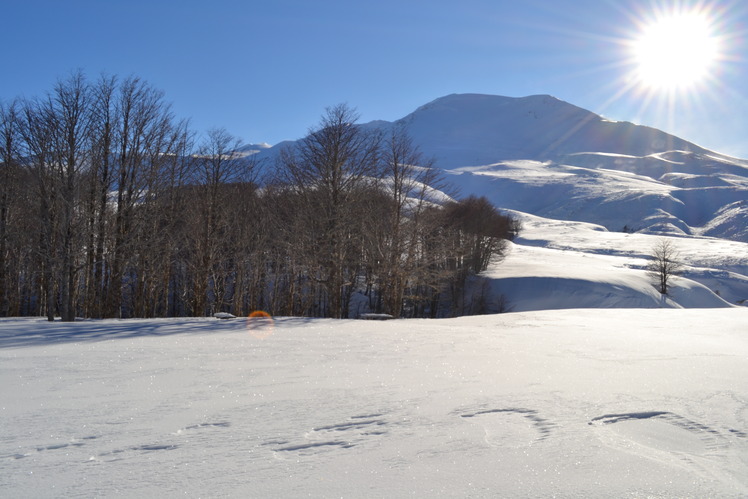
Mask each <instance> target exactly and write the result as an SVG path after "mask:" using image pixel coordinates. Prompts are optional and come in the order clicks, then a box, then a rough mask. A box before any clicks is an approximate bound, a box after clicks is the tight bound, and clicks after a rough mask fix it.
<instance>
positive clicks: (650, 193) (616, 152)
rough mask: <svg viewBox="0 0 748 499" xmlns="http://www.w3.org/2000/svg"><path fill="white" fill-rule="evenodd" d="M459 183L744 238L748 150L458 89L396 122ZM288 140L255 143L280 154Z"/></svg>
mask: <svg viewBox="0 0 748 499" xmlns="http://www.w3.org/2000/svg"><path fill="white" fill-rule="evenodd" d="M362 126H364V127H367V128H372V129H377V130H381V131H385V132H386V131H388V130H390V129H392V128H393V127H402V128H404V129H405V130H406V131H407V132H408V133H409V134H410V135H411V137H412V138H413V141H414V143H415V144H417V145H418V146H419V147H420V149H421V151H422V153H423V154H424V156H425V157H429V158H433V159H434V160H435V166H436V167H438V168H441V169H443V170H445V173H446V175H447V177H448V180H450V181H452V182H453V183H454V184H456V185H457V186H458V187H459V188H460V190H461V193H462V194H463V195H469V194H479V195H484V196H486V197H488V198H489V199H490V200H491V201H492V202H493V203H494V204H496V206H498V207H500V208H506V209H512V210H516V211H520V212H524V213H529V214H533V215H538V216H543V217H547V218H554V219H559V220H575V221H583V222H590V223H595V224H599V225H602V226H604V227H606V228H607V229H608V230H612V231H623V230H626V231H635V232H644V233H661V234H669V235H694V236H698V235H704V236H711V237H719V238H727V239H733V240H738V241H748V228H747V226H748V224H747V223H746V222H748V161H746V160H741V159H736V158H730V157H728V156H725V155H721V154H719V153H716V152H713V151H709V150H707V149H704V148H702V147H699V146H698V145H696V144H693V143H691V142H688V141H686V140H683V139H681V138H678V137H676V136H674V135H670V134H667V133H665V132H663V131H661V130H657V129H655V128H651V127H647V126H641V125H635V124H632V123H628V122H616V121H611V120H608V119H605V118H603V117H601V116H599V115H597V114H595V113H592V112H590V111H587V110H585V109H582V108H580V107H577V106H574V105H572V104H569V103H567V102H564V101H561V100H559V99H556V98H554V97H551V96H548V95H534V96H529V97H521V98H512V97H501V96H495V95H479V94H453V95H448V96H446V97H442V98H439V99H436V100H434V101H433V102H430V103H428V104H426V105H424V106H421V107H420V108H418V109H416V110H415V111H414V112H413V113H411V114H409V115H408V116H405V117H404V118H402V119H400V120H397V121H395V122H386V121H374V122H371V123H368V124H365V125H362ZM292 144H293V143H292V142H286V143H284V144H279V145H277V146H274V147H270V148H262V149H260V148H255V149H254V150H255V151H257V153H256V154H257V157H258V158H263V157H264V158H267V159H272V158H273V157H274V156H276V155H277V153H278V151H279V150H280V149H281V148H283V147H288V146H289V145H292Z"/></svg>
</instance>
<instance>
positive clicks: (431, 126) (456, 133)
mask: <svg viewBox="0 0 748 499" xmlns="http://www.w3.org/2000/svg"><path fill="white" fill-rule="evenodd" d="M396 123H397V124H400V125H405V126H406V128H407V129H408V131H409V132H410V134H411V135H412V136H413V138H414V140H415V142H416V143H418V144H419V145H420V146H421V148H422V149H423V150H424V151H425V152H426V153H428V154H430V155H433V156H434V157H435V158H436V159H437V163H438V166H440V167H441V168H454V167H458V166H479V165H487V164H491V163H495V162H498V161H502V160H507V159H533V160H541V161H543V160H557V159H559V158H563V157H564V156H566V155H569V154H574V153H580V152H602V153H615V154H628V155H633V156H646V155H649V154H654V153H658V152H663V151H671V150H685V151H693V152H706V150H704V149H702V148H700V147H698V146H696V145H695V144H692V143H690V142H687V141H685V140H683V139H679V138H678V137H675V136H673V135H669V134H667V133H665V132H662V131H660V130H657V129H654V128H650V127H646V126H640V125H634V124H632V123H628V122H615V121H609V120H606V119H604V118H602V117H601V116H599V115H597V114H594V113H592V112H590V111H587V110H585V109H582V108H580V107H577V106H574V105H572V104H569V103H567V102H564V101H561V100H559V99H556V98H554V97H551V96H549V95H533V96H530V97H521V98H512V97H501V96H496V95H479V94H453V95H448V96H446V97H442V98H439V99H436V100H435V101H433V102H430V103H428V104H426V105H424V106H421V107H420V108H418V109H417V110H416V111H414V112H413V113H411V114H410V115H408V116H406V117H405V118H402V119H401V120H398V121H397V122H396Z"/></svg>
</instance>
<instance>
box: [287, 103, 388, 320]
mask: <svg viewBox="0 0 748 499" xmlns="http://www.w3.org/2000/svg"><path fill="white" fill-rule="evenodd" d="M357 119H358V115H357V114H356V113H355V112H354V111H353V110H352V109H351V108H349V107H348V106H346V105H338V106H335V107H332V108H328V109H327V112H326V114H325V115H324V116H323V117H322V120H321V122H320V124H319V127H318V128H317V129H316V130H312V131H311V132H310V133H309V135H308V136H307V137H306V138H304V139H303V140H301V141H300V142H299V144H298V146H297V147H296V148H295V149H294V150H290V151H289V150H287V151H285V152H284V154H282V156H281V165H280V166H281V169H282V172H281V173H282V177H283V180H285V182H286V183H287V184H288V185H290V186H293V188H294V189H296V190H297V191H298V192H299V193H301V195H302V196H303V197H304V203H305V208H304V209H305V210H306V213H307V215H312V216H313V218H312V219H311V220H310V224H314V225H318V226H319V228H318V229H317V230H315V232H314V233H315V234H316V237H317V244H315V245H314V247H312V248H309V249H310V250H311V251H312V252H313V254H314V257H316V260H317V263H318V265H319V274H318V275H316V276H315V278H316V279H318V280H319V281H320V282H322V283H323V285H324V289H325V293H326V300H325V302H326V303H325V304H324V308H325V309H326V310H325V311H324V312H323V313H322V314H321V315H326V316H330V317H335V318H340V317H346V316H347V313H348V311H347V310H345V309H344V300H343V297H344V296H345V292H346V291H345V289H344V288H346V287H347V286H351V285H352V283H351V282H350V281H349V280H347V279H346V278H345V277H346V268H345V263H346V262H347V261H349V255H348V254H347V251H348V249H350V247H351V246H350V245H349V244H348V241H347V238H348V236H349V234H348V229H349V226H348V223H347V222H348V221H349V220H350V215H349V207H350V206H351V203H353V202H354V201H355V199H356V195H357V194H358V193H359V192H360V190H359V189H360V188H361V187H362V185H364V184H366V183H367V182H368V183H372V182H373V181H374V179H376V178H377V177H379V176H380V172H379V166H380V165H379V153H380V150H379V144H380V138H379V135H378V134H374V133H371V132H368V131H366V130H364V129H362V128H361V127H359V126H357V125H356V120H357Z"/></svg>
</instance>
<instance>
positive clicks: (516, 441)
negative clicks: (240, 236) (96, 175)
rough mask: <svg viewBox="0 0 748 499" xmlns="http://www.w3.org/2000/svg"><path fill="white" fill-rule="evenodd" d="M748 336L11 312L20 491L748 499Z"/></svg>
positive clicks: (566, 323) (577, 314)
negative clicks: (75, 319)
mask: <svg viewBox="0 0 748 499" xmlns="http://www.w3.org/2000/svg"><path fill="white" fill-rule="evenodd" d="M265 327H269V325H266V326H265ZM747 328H748V310H745V309H711V310H703V309H702V310H637V311H636V312H635V313H634V312H632V311H629V310H569V311H564V310H553V311H545V312H530V313H513V314H503V315H494V316H479V317H462V318H458V319H447V320H394V321H387V322H373V321H353V320H346V321H335V320H325V319H316V320H315V319H290V318H280V319H277V320H276V322H275V326H274V329H267V330H258V329H253V328H252V325H251V323H250V324H249V327H248V326H247V324H246V323H245V321H243V320H240V319H237V320H229V321H219V320H216V319H212V320H206V319H203V320H200V319H187V320H185V319H173V320H129V321H117V320H107V321H85V322H79V323H74V324H71V323H68V324H64V323H60V322H56V323H51V324H50V323H47V322H45V321H43V320H39V319H22V320H18V319H15V320H14V319H0V365H2V369H1V370H0V387H1V388H0V393H1V394H2V401H1V402H0V495H2V496H3V497H8V498H15V497H18V498H21V497H24V498H25V497H35V498H45V497H50V498H52V497H162V498H172V497H242V498H244V497H247V498H269V497H284V498H297V497H307V498H308V497H312V498H322V497H356V498H358V497H372V498H373V497H388V498H401V497H403V498H404V497H474V498H482V497H486V498H489V497H491V498H493V497H538V498H540V497H568V498H571V497H574V498H599V497H658V498H675V497H735V498H737V497H746V496H748V392H747V391H746V384H745V382H744V380H746V379H748V362H746V358H747V357H748V338H747V337H746V334H745V332H746V329H747Z"/></svg>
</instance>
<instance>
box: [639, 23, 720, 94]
mask: <svg viewBox="0 0 748 499" xmlns="http://www.w3.org/2000/svg"><path fill="white" fill-rule="evenodd" d="M714 31H715V30H714V27H713V25H712V23H711V22H710V19H709V17H708V16H707V14H705V13H703V12H699V11H692V12H678V13H669V14H663V15H660V16H659V17H657V18H656V19H654V20H652V21H650V22H649V23H647V24H643V25H642V26H641V29H640V33H639V34H638V36H636V37H635V38H634V40H633V41H632V43H631V50H632V58H633V62H634V64H635V67H636V77H637V80H638V81H639V82H640V84H641V85H643V86H645V87H648V88H650V89H653V90H676V89H690V88H693V87H694V86H697V85H699V84H701V83H704V82H706V81H708V80H709V79H712V78H713V75H714V72H715V70H716V66H717V63H718V62H719V59H720V46H719V45H720V44H719V38H718V37H717V36H716V35H715V33H714Z"/></svg>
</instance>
